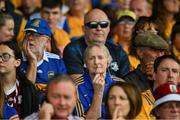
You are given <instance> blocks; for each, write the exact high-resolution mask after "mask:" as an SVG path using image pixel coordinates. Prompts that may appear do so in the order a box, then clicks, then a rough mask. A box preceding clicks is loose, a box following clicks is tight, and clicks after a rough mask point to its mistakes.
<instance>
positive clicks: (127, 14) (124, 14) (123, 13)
mask: <svg viewBox="0 0 180 120" xmlns="http://www.w3.org/2000/svg"><path fill="white" fill-rule="evenodd" d="M123 17H130V18H131V19H132V20H133V21H136V14H135V13H134V12H133V11H130V10H120V11H118V12H117V20H118V21H120V20H121V19H122V18H123Z"/></svg>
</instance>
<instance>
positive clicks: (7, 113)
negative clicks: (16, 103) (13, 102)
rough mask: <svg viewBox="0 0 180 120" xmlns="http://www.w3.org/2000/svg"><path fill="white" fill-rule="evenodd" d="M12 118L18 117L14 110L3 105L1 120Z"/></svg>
mask: <svg viewBox="0 0 180 120" xmlns="http://www.w3.org/2000/svg"><path fill="white" fill-rule="evenodd" d="M13 117H18V114H17V112H16V110H15V109H14V108H12V107H10V106H8V105H7V104H6V103H5V104H4V107H3V119H8V120H9V119H10V118H13Z"/></svg>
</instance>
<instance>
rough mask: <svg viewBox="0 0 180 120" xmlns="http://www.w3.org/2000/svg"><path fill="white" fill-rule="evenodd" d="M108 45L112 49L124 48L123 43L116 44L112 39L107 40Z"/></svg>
mask: <svg viewBox="0 0 180 120" xmlns="http://www.w3.org/2000/svg"><path fill="white" fill-rule="evenodd" d="M105 45H106V47H107V48H108V49H112V50H117V49H118V50H123V48H122V46H121V45H116V44H115V43H113V42H111V41H110V40H107V41H106V43H105Z"/></svg>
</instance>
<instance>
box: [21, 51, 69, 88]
mask: <svg viewBox="0 0 180 120" xmlns="http://www.w3.org/2000/svg"><path fill="white" fill-rule="evenodd" d="M27 66H28V61H27V60H26V58H25V57H24V56H23V62H22V64H21V71H22V72H24V73H26V70H27ZM62 73H66V68H65V65H64V62H63V60H62V59H61V58H60V57H59V56H58V55H56V54H53V53H49V52H44V55H43V59H42V60H41V61H39V62H38V63H37V77H36V82H35V85H36V87H37V88H38V89H39V90H40V91H44V90H45V87H46V85H47V83H48V79H49V78H52V77H53V76H55V75H58V74H62Z"/></svg>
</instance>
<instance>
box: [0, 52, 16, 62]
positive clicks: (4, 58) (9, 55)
mask: <svg viewBox="0 0 180 120" xmlns="http://www.w3.org/2000/svg"><path fill="white" fill-rule="evenodd" d="M11 57H15V56H14V55H11V54H9V53H3V54H2V55H0V58H1V59H2V61H3V62H7V61H9V59H10V58H11Z"/></svg>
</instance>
